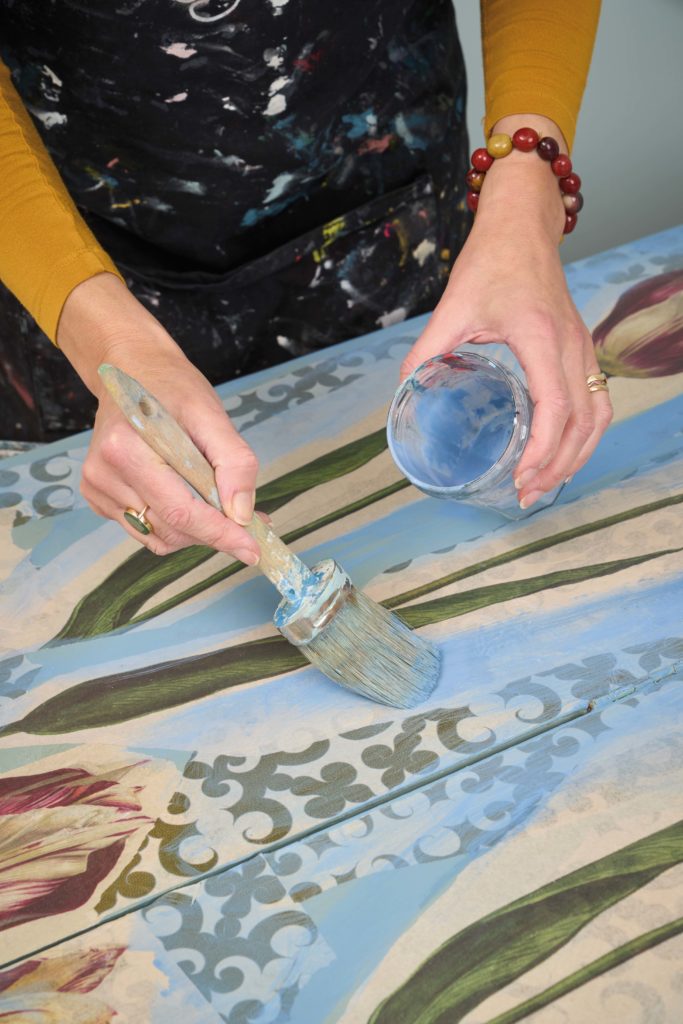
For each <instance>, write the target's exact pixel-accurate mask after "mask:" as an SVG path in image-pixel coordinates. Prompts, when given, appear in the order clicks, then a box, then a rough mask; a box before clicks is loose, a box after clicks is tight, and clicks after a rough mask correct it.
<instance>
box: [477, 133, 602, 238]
mask: <svg viewBox="0 0 683 1024" xmlns="http://www.w3.org/2000/svg"><path fill="white" fill-rule="evenodd" d="M513 149H519V150H520V151H521V152H522V153H530V152H531V150H532V149H535V150H536V152H537V153H538V155H539V156H540V157H541V159H542V160H547V161H548V162H549V164H550V166H551V168H552V171H553V174H555V175H556V176H557V178H558V184H559V186H560V192H561V193H562V202H563V203H564V208H565V217H564V232H563V233H564V234H565V235H568V234H570V233H571V232H572V231H573V230H574V228H575V227H576V218H577V217H578V214H579V211H580V210H581V209H582V207H583V196H582V195H581V193H580V192H579V189H580V188H581V178H580V177H579V176H578V174H574V172H573V171H572V162H571V160H570V159H569V157H568V156H567V154H566V153H560V147H559V146H558V144H557V142H556V141H555V139H553V138H551V137H550V136H549V135H546V136H544V138H540V137H539V134H538V132H537V131H534V129H533V128H518V129H517V131H516V132H515V134H514V135H513V136H512V138H510V136H509V135H504V134H502V132H501V133H499V134H496V135H492V136H491V138H490V139H489V141H488V143H487V144H486V149H483V148H482V149H475V151H474V153H473V154H472V169H471V170H470V171H468V172H467V176H466V179H465V180H466V181H467V185H468V187H469V189H470V191H469V192H468V193H467V206H468V208H469V209H470V210H471V211H472V213H476V210H477V207H478V206H479V192H480V190H481V186H482V185H483V184H484V178H485V177H486V172H487V171H488V169H489V167H490V166H491V164H492V163H493V161H494V160H498V159H500V158H501V157H504V156H507V155H508V153H511V152H512V150H513Z"/></svg>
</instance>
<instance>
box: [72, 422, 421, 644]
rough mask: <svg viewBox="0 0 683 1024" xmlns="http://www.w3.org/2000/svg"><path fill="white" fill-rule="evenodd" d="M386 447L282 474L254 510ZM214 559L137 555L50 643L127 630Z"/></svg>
mask: <svg viewBox="0 0 683 1024" xmlns="http://www.w3.org/2000/svg"><path fill="white" fill-rule="evenodd" d="M386 447H387V440H386V433H385V431H384V430H376V431H375V432H374V433H373V434H368V435H367V436H365V437H361V438H359V439H358V440H357V441H351V442H350V443H349V444H345V445H342V446H341V447H340V448H335V449H334V450H333V451H331V452H327V453H326V454H325V455H322V456H320V458H317V459H313V460H312V461H311V462H308V463H306V464H305V465H304V466H299V468H298V469H294V470H292V471H291V472H289V473H285V474H283V476H280V477H278V478H277V479H276V480H271V481H270V482H269V483H267V484H264V486H263V487H259V489H258V490H257V492H256V505H257V508H258V509H259V510H260V511H262V512H267V513H268V514H270V513H272V512H275V511H276V509H279V508H281V507H282V506H283V505H286V504H287V503H288V502H290V501H293V499H294V498H297V497H299V495H300V494H303V493H304V492H305V491H309V490H310V489H311V488H312V487H316V486H318V485H319V484H324V483H329V481H331V480H336V479H337V478H338V477H340V476H345V475H346V474H347V473H353V472H354V470H356V469H359V468H360V467H361V466H364V465H365V464H366V463H367V462H370V461H371V460H372V459H374V458H375V457H376V456H377V455H380V454H381V453H382V452H383V451H384V450H385V448H386ZM407 486H408V483H407V481H404V480H402V481H400V486H399V487H397V488H396V489H400V487H407ZM382 497H386V495H385V494H384V493H383V492H382V491H379V492H376V493H375V495H373V496H371V500H373V501H379V500H381V498H382ZM368 503H369V502H368ZM353 505H354V506H357V507H359V508H362V507H363V505H362V504H361V505H358V503H357V502H354V503H353ZM350 511H355V508H354V507H352V506H347V507H346V509H345V510H344V511H342V510H340V512H339V517H341V516H342V515H346V514H349V512H350ZM336 518H337V516H336V515H335V516H334V517H333V518H330V519H329V521H330V522H334V521H335V519H336ZM322 525H325V524H324V522H323V521H320V520H316V521H315V522H314V523H311V524H309V525H308V526H306V527H304V529H303V531H301V532H298V531H292V534H290V538H289V541H288V542H289V543H291V541H292V540H295V539H297V537H301V536H304V535H305V534H306V533H308V532H309V531H313V530H316V529H319V528H320V526H322ZM216 554H217V552H216V551H214V550H213V549H212V548H205V547H200V546H195V547H191V548H185V549H184V550H183V551H177V552H174V553H173V554H170V555H166V556H165V557H164V558H158V557H157V556H156V555H153V554H151V552H149V551H147V549H146V548H145V549H143V550H141V551H136V552H135V554H133V555H131V556H130V558H127V559H126V561H125V562H123V564H122V565H120V566H117V568H116V569H115V570H114V571H113V572H112V573H111V574H110V575H109V576H107V578H106V579H105V580H103V581H102V583H100V584H99V585H98V586H97V587H95V588H94V589H93V590H91V591H90V593H89V594H86V595H85V597H83V598H82V599H81V600H80V601H79V603H78V604H77V605H76V607H75V608H74V610H73V612H72V614H71V616H70V617H69V620H68V621H67V623H66V625H65V626H64V627H63V629H62V630H60V632H59V633H58V634H57V636H56V637H55V639H54V640H53V641H52V642H53V643H55V642H59V641H64V640H77V639H83V638H85V637H92V636H97V635H99V634H100V633H109V632H111V631H112V630H114V629H118V628H119V627H120V626H125V625H128V623H130V621H131V619H132V618H133V617H134V616H135V614H136V612H138V611H139V610H140V608H142V607H143V606H144V605H145V604H146V603H147V602H148V601H150V600H151V599H152V598H153V597H154V596H155V594H158V593H159V591H161V590H163V589H164V587H167V586H169V585H170V584H171V583H175V581H176V580H178V579H180V578H181V577H182V576H185V575H186V574H187V573H189V572H192V570H193V569H196V568H197V567H198V566H200V565H202V563H204V562H206V561H208V559H210V558H213V557H214V555H216ZM243 568H244V566H243V565H242V563H241V562H232V563H231V564H230V565H228V566H227V567H226V568H225V569H222V570H221V571H220V572H218V573H214V574H213V576H210V577H209V579H208V580H202V581H201V583H198V584H196V585H195V586H194V587H192V588H190V589H189V590H187V591H185V592H184V593H183V594H181V595H178V596H177V597H175V598H171V599H169V600H168V601H166V602H164V604H163V605H162V606H161V607H160V609H159V611H162V610H163V611H165V610H166V609H167V608H173V607H175V606H176V605H177V604H180V603H181V602H182V601H184V600H187V598H188V597H193V596H194V595H195V594H199V593H202V591H203V590H206V589H207V588H208V587H210V586H213V585H214V583H216V582H218V580H221V579H226V578H227V577H228V576H232V575H234V573H236V572H239V571H240V569H243ZM159 611H156V612H154V613H150V614H148V615H145V616H143V618H150V617H151V615H152V614H159Z"/></svg>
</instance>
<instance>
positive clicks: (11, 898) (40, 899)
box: [0, 761, 152, 931]
mask: <svg viewBox="0 0 683 1024" xmlns="http://www.w3.org/2000/svg"><path fill="white" fill-rule="evenodd" d="M147 763H148V762H146V761H140V762H137V763H136V764H129V765H123V766H121V765H116V766H113V767H110V768H103V769H101V773H99V774H98V773H95V772H94V771H90V770H88V769H87V768H84V767H81V766H74V767H59V768H54V769H53V770H50V771H44V772H39V773H36V774H32V775H30V774H24V775H12V776H6V777H4V778H0V931H2V930H3V929H7V928H12V927H14V926H15V925H18V924H23V923H25V922H27V921H34V920H36V919H37V918H44V917H47V916H50V915H53V914H61V913H65V912H67V911H70V910H73V909H74V908H76V907H79V906H82V905H83V904H84V903H86V902H87V901H88V900H89V899H90V897H91V896H92V894H93V892H94V890H95V889H96V887H97V885H98V884H99V883H100V882H101V881H102V880H103V879H104V878H106V877H107V875H108V874H109V873H110V872H111V870H112V869H113V867H114V866H115V864H116V862H117V861H118V859H119V857H120V856H121V854H122V853H123V850H124V847H125V845H126V842H127V840H129V839H130V837H131V836H133V835H134V834H135V833H136V832H139V831H141V830H144V831H145V832H146V831H147V830H148V829H149V827H150V825H151V823H152V819H151V818H150V817H148V816H147V815H146V814H145V813H144V812H143V810H142V807H141V803H140V798H139V795H140V792H141V790H142V786H141V785H140V784H139V781H138V780H137V779H136V774H137V770H138V769H139V768H140V767H141V766H143V765H145V764H147Z"/></svg>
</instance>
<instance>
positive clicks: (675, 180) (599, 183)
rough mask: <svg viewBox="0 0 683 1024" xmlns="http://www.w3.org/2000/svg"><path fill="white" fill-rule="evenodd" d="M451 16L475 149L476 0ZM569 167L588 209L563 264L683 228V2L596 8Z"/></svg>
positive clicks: (479, 83)
mask: <svg viewBox="0 0 683 1024" xmlns="http://www.w3.org/2000/svg"><path fill="white" fill-rule="evenodd" d="M509 2H511V3H512V2H514V0H509ZM455 12H456V18H457V21H458V31H459V34H460V42H461V44H462V47H463V51H464V54H465V63H466V65H467V75H468V82H469V96H468V112H467V122H468V128H469V133H470V141H471V142H472V146H471V148H472V149H474V148H475V146H479V145H481V144H482V141H481V140H482V138H483V135H482V128H481V118H482V117H483V114H484V82H483V71H482V60H481V36H480V22H479V2H478V0H455ZM572 160H573V162H574V165H575V167H576V170H577V172H578V173H579V174H580V175H581V179H582V181H583V182H584V187H583V189H582V191H583V192H584V195H585V198H586V205H585V207H584V209H583V212H582V213H581V215H580V217H579V222H578V224H577V226H576V229H575V231H574V232H573V234H572V235H571V236H570V237H569V238H567V240H566V241H565V242H564V243H563V245H562V259H563V262H565V263H567V262H569V261H571V260H575V259H581V258H582V257H583V256H590V255H591V254H592V253H594V252H599V251H600V250H601V249H609V248H611V247H612V246H615V245H620V244H622V243H623V242H628V241H631V240H632V239H634V238H639V237H640V236H642V235H648V234H651V233H653V232H655V231H662V230H663V229H664V228H668V227H673V226H674V225H675V224H680V223H683V0H603V3H602V13H601V16H600V24H599V27H598V34H597V39H596V44H595V51H594V55H593V63H592V65H591V71H590V76H589V79H588V85H587V87H586V92H585V94H584V100H583V106H582V108H581V114H580V117H579V125H578V130H577V134H576V140H575V143H574V150H573V153H572Z"/></svg>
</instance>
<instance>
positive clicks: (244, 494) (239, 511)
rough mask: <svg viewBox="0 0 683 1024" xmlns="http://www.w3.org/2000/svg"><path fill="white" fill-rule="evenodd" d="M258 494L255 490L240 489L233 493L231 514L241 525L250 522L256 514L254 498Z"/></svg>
mask: <svg viewBox="0 0 683 1024" xmlns="http://www.w3.org/2000/svg"><path fill="white" fill-rule="evenodd" d="M255 498H256V495H255V494H254V492H253V491H238V492H237V494H235V495H233V499H232V503H231V506H230V507H231V510H232V511H231V515H232V518H233V519H234V520H235V522H236V523H239V525H240V526H246V525H247V523H250V522H251V520H252V517H253V515H254V500H255Z"/></svg>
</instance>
